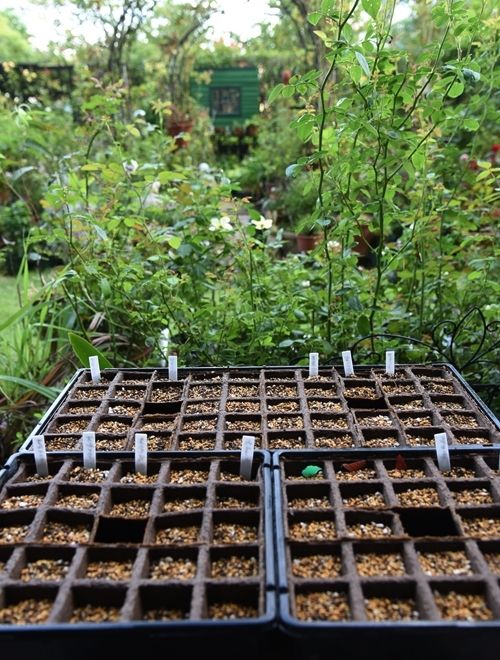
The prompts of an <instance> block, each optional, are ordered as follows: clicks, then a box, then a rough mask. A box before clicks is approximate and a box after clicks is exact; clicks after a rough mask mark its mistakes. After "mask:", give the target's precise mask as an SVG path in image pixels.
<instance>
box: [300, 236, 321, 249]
mask: <svg viewBox="0 0 500 660" xmlns="http://www.w3.org/2000/svg"><path fill="white" fill-rule="evenodd" d="M320 241H321V236H320V235H319V234H297V249H298V251H299V252H311V250H314V248H315V247H316V246H317V245H318V243H319V242H320Z"/></svg>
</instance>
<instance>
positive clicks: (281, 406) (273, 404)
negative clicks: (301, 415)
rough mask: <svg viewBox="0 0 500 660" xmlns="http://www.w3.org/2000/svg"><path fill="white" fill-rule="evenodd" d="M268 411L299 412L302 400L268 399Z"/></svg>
mask: <svg viewBox="0 0 500 660" xmlns="http://www.w3.org/2000/svg"><path fill="white" fill-rule="evenodd" d="M266 406H267V412H269V413H275V414H276V413H298V412H299V411H300V401H298V400H297V399H267V401H266Z"/></svg>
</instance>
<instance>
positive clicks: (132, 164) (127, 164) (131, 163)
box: [122, 160, 139, 174]
mask: <svg viewBox="0 0 500 660" xmlns="http://www.w3.org/2000/svg"><path fill="white" fill-rule="evenodd" d="M122 165H123V169H124V170H125V172H127V174H133V173H134V172H136V171H137V169H138V168H139V163H138V162H137V161H136V160H124V161H123V163H122Z"/></svg>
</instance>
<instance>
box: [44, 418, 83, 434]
mask: <svg viewBox="0 0 500 660" xmlns="http://www.w3.org/2000/svg"><path fill="white" fill-rule="evenodd" d="M91 421H92V417H78V418H75V417H74V416H73V417H63V416H61V417H56V419H55V421H54V422H53V423H52V424H51V425H50V427H49V429H48V431H49V433H82V431H85V430H86V429H88V427H89V426H90V422H91Z"/></svg>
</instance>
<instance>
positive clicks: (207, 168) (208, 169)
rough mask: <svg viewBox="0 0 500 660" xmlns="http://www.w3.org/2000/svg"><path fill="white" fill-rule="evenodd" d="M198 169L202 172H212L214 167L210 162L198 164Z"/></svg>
mask: <svg viewBox="0 0 500 660" xmlns="http://www.w3.org/2000/svg"><path fill="white" fill-rule="evenodd" d="M198 169H199V170H200V172H211V171H212V168H211V167H210V165H209V164H208V163H200V164H199V165H198Z"/></svg>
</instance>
